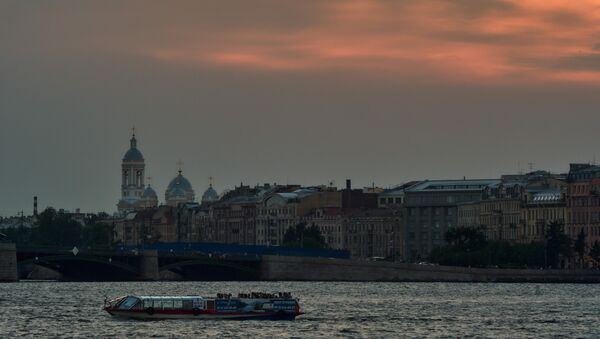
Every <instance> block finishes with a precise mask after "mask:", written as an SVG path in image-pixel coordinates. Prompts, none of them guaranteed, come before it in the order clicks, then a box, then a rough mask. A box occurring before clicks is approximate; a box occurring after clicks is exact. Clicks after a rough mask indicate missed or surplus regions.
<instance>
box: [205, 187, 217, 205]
mask: <svg viewBox="0 0 600 339" xmlns="http://www.w3.org/2000/svg"><path fill="white" fill-rule="evenodd" d="M217 199H219V194H217V191H215V189H214V188H213V187H212V185H211V186H209V187H208V188H207V189H206V191H204V194H202V201H215V200H217Z"/></svg>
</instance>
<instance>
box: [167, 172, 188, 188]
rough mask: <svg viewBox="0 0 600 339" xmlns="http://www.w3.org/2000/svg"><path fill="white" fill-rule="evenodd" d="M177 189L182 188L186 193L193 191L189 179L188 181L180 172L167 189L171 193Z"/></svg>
mask: <svg viewBox="0 0 600 339" xmlns="http://www.w3.org/2000/svg"><path fill="white" fill-rule="evenodd" d="M176 187H178V188H181V189H183V190H184V191H191V190H192V184H191V183H190V181H189V180H188V179H186V177H184V176H183V174H181V171H179V174H177V176H176V177H175V178H173V180H171V182H170V183H169V186H168V187H167V191H170V190H172V189H174V188H176Z"/></svg>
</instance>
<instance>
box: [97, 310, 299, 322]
mask: <svg viewBox="0 0 600 339" xmlns="http://www.w3.org/2000/svg"><path fill="white" fill-rule="evenodd" d="M105 311H106V312H108V313H109V314H110V315H112V316H114V317H118V318H126V319H139V320H167V319H193V320H220V319H223V320H294V319H295V318H296V316H298V315H300V314H301V313H287V312H245V313H238V312H235V313H234V312H232V313H195V314H194V313H191V312H169V313H166V312H154V313H152V314H150V313H148V312H146V311H134V310H114V309H105Z"/></svg>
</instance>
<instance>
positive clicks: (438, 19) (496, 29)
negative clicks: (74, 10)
mask: <svg viewBox="0 0 600 339" xmlns="http://www.w3.org/2000/svg"><path fill="white" fill-rule="evenodd" d="M322 11H324V13H325V15H323V17H322V18H321V19H320V20H316V21H315V22H313V23H311V24H310V25H307V26H305V27H297V28H295V29H292V30H286V31H285V32H277V31H271V30H266V29H264V28H263V29H256V28H254V27H252V26H251V25H250V24H248V25H247V26H246V27H241V28H239V29H237V30H228V31H226V32H223V33H218V32H217V33H215V34H216V38H214V39H211V43H209V44H208V45H204V44H201V43H200V42H197V41H193V39H188V40H187V41H185V42H184V43H182V44H181V45H180V46H175V47H173V46H169V48H167V49H163V48H160V47H157V48H154V49H153V51H152V55H153V56H155V57H157V58H159V59H162V60H168V61H171V62H180V63H202V64H213V65H221V66H226V67H241V68H250V69H262V70H270V71H290V72H294V71H320V70H337V69H341V70H347V71H356V72H370V73H378V74H380V73H384V74H390V75H392V76H393V75H394V74H398V73H406V72H409V73H410V74H412V75H413V76H414V77H419V78H428V79H431V80H432V81H445V82H453V81H471V82H479V83H481V82H491V83H514V82H540V81H576V82H597V83H600V48H598V46H599V44H600V1H596V0H577V1H558V0H487V1H481V0H453V1H447V0H412V1H411V0H407V1H403V2H395V1H371V0H364V1H363V0H355V1H342V2H333V3H331V4H329V5H326V6H324V7H323V8H322ZM595 61H597V63H596V62H595Z"/></svg>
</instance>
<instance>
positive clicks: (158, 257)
mask: <svg viewBox="0 0 600 339" xmlns="http://www.w3.org/2000/svg"><path fill="white" fill-rule="evenodd" d="M260 261H261V258H260V257H259V256H239V255H235V256H234V255H229V256H222V255H221V256H217V255H212V254H180V253H164V252H159V251H157V250H149V249H145V250H141V251H137V250H130V251H103V250H86V249H78V248H76V247H74V248H73V249H70V250H69V249H40V248H37V249H34V248H17V251H16V263H17V273H18V278H19V279H28V278H31V277H32V272H35V269H36V268H38V267H43V268H45V269H46V270H51V271H53V272H55V273H56V277H59V279H60V280H68V281H128V280H150V281H152V280H169V279H176V280H258V279H259V272H260Z"/></svg>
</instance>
